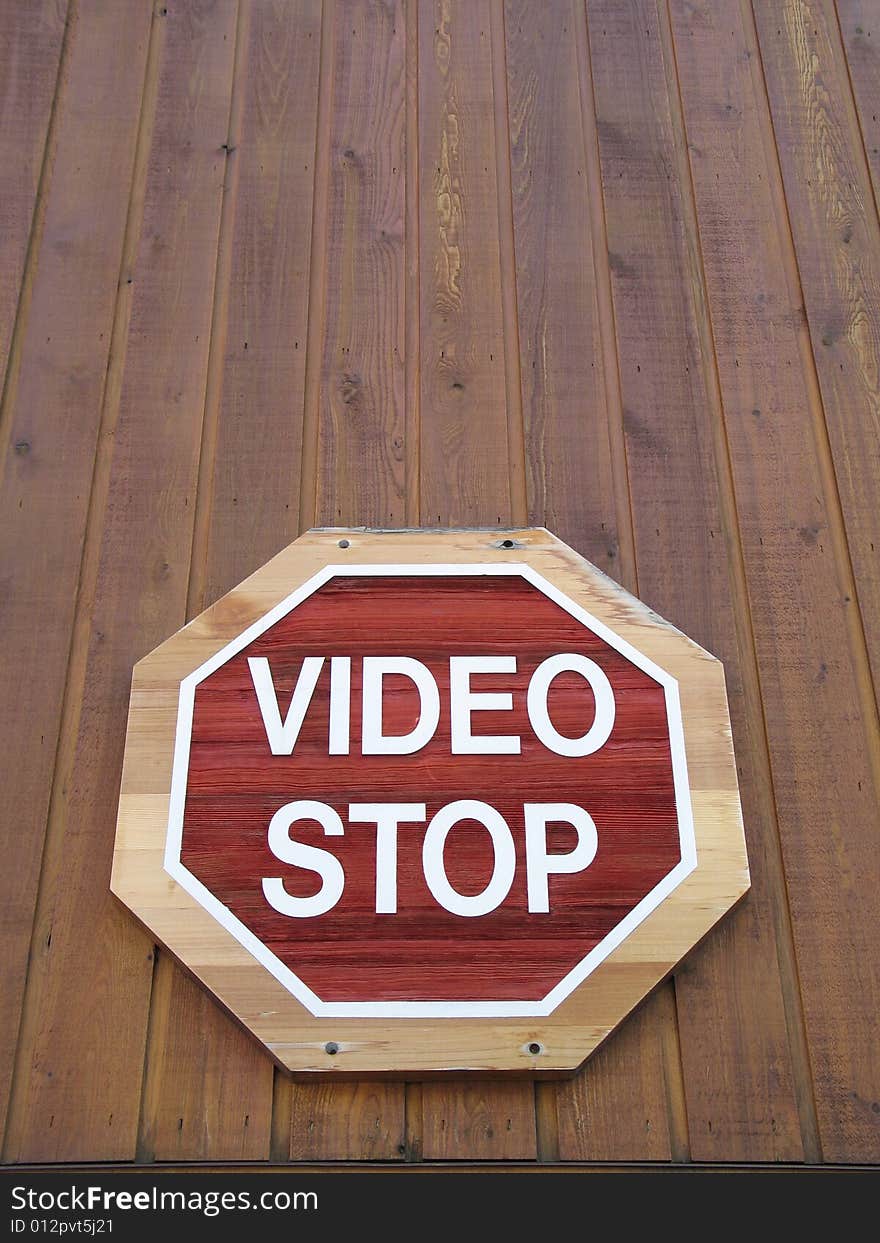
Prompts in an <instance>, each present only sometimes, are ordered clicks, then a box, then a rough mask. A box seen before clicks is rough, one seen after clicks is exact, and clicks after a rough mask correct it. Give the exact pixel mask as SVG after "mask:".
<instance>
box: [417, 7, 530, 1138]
mask: <svg viewBox="0 0 880 1243" xmlns="http://www.w3.org/2000/svg"><path fill="white" fill-rule="evenodd" d="M492 17H493V14H492V13H491V12H490V6H489V4H488V3H486V2H484V0H480V2H479V3H463V2H457V0H436V3H434V2H432V3H422V4H421V5H420V6H419V32H418V33H419V101H418V102H419V162H420V169H421V173H420V182H419V229H420V268H421V360H420V374H421V424H420V426H421V514H422V522H423V523H426V524H430V525H433V524H434V523H436V524H438V525H450V526H455V525H463V526H468V525H476V526H481V525H482V526H494V525H496V524H498V523H510V522H511V521H513V520H514V515H513V513H512V500H511V484H510V478H509V467H510V453H509V444H508V412H507V397H506V393H507V376H506V371H505V341H504V309H503V300H502V291H501V280H502V273H501V260H500V245H499V227H500V226H499V202H498V170H497V168H496V143H507V142H508V134H507V132H506V128H505V132H504V133H500V134H497V135H496V133H495V115H496V108H495V97H494V86H493V63H492ZM496 21H497V15H496ZM498 34H499V35H501V36H502V37H501V38H499V39H498V40H497V41H498V42H499V43H500V46H501V49H502V55H503V47H504V43H503V28H502V29H501V30H499V31H498ZM504 72H505V71H504V69H503V66H502V73H501V78H502V81H503V77H504ZM507 192H508V194H509V188H508V190H507ZM504 277H505V279H506V280H508V281H513V280H514V279H515V277H514V273H513V272H505V274H504ZM514 329H515V325H514ZM514 353H515V352H514ZM515 460H516V455H515V454H514V461H515ZM519 488H520V491H521V490H522V481H520V484H519ZM421 1125H422V1134H421V1136H413V1137H411V1142H412V1144H413V1147H414V1148H415V1149H416V1150H420V1151H421V1152H422V1154H423V1155H424V1157H425V1159H426V1160H432V1159H452V1158H461V1159H465V1158H469V1159H474V1160H480V1159H487V1160H491V1159H496V1158H499V1159H500V1158H504V1157H511V1156H513V1155H516V1156H517V1157H526V1158H534V1156H535V1155H536V1137H535V1100H534V1091H533V1090H532V1087H531V1085H529V1084H524V1083H516V1084H504V1083H483V1084H480V1086H479V1087H478V1088H474V1087H473V1085H469V1084H462V1083H460V1082H457V1081H455V1080H444V1081H442V1082H436V1083H426V1084H424V1085H423V1087H422V1090H421ZM419 1141H420V1142H419Z"/></svg>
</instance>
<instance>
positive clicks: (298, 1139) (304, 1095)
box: [290, 1081, 406, 1161]
mask: <svg viewBox="0 0 880 1243" xmlns="http://www.w3.org/2000/svg"><path fill="white" fill-rule="evenodd" d="M405 1151H406V1145H405V1139H404V1125H403V1086H402V1084H399V1083H382V1082H380V1081H367V1082H364V1083H335V1084H332V1083H323V1084H321V1083H315V1084H311V1083H308V1084H305V1083H294V1085H293V1112H292V1114H291V1120H290V1159H291V1161H389V1160H395V1159H396V1160H399V1159H400V1158H401V1157H402V1156H403V1154H404V1152H405Z"/></svg>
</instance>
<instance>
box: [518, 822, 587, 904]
mask: <svg viewBox="0 0 880 1243" xmlns="http://www.w3.org/2000/svg"><path fill="white" fill-rule="evenodd" d="M523 811H524V813H525V822H526V877H527V881H528V891H529V910H530V911H533V912H535V913H542V912H543V913H544V914H546V913H548V912H549V910H550V887H549V885H548V877H549V876H551V875H554V874H556V875H561V874H563V873H564V874H571V873H573V872H583V871H584V869H585V868H588V867H589V866H590V864H591V863H592V862H593V860H594V859H595V857H596V851H597V850H598V849H599V835H598V833H597V832H596V825H595V823H594V822H593V817H592V816H590V815H589V814H588V813H587V812H585V811H584V809H583V807H578V806H577V805H576V804H575V803H526V805H525V807H524V809H523ZM560 823H564V824H570V825H571V826H572V828H573V829H574V830H575V832H576V833H577V845H576V846H575V848H574V850H570V851H569V852H568V853H567V854H564V855H548V853H547V825H548V824H560Z"/></svg>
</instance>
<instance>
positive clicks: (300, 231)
mask: <svg viewBox="0 0 880 1243" xmlns="http://www.w3.org/2000/svg"><path fill="white" fill-rule="evenodd" d="M248 27H249V33H248V35H247V39H246V42H247V47H246V49H245V50H244V57H243V65H242V69H241V75H242V86H241V92H242V96H243V98H242V118H241V132H240V134H239V136H238V139H237V150H236V152H235V153H234V155H235V159H236V161H237V165H238V168H237V179H238V181H237V189H236V192H235V205H234V214H233V233H232V238H231V244H230V252H231V254H230V258H231V271H230V275H229V284H228V290H227V292H226V295H225V296H226V303H227V314H226V324H225V332H224V336H225V348H224V349H223V350H222V368H221V375H220V384H219V390H220V391H219V394H218V408H217V413H216V424H217V427H216V437H215V440H214V443H213V445H212V454H211V458H212V461H211V467H212V469H211V471H210V473H209V475H208V480H207V484H208V486H207V487H206V489H205V491H206V497H205V513H204V524H203V526H204V530H203V532H202V533H201V536H202V537H201V541H200V543H199V545H198V546H197V547H196V550H195V554H196V558H197V560H195V561H194V564H193V569H192V581H191V587H190V597H191V599H190V603H191V606H192V608H194V609H195V611H196V612H198V611H199V610H200V609H201V608H203V607H204V606H205V605H206V604H209V603H211V601H213V600H216V599H217V597H218V596H221V595H222V594H223V593H224V592H226V591H229V590H230V589H231V588H232V587H234V586H235V584H236V583H238V582H240V581H241V579H242V578H244V577H245V576H246V575H247V574H251V573H253V571H254V570H255V569H257V568H258V566H260V565H262V564H263V562H264V561H267V560H268V559H269V557H271V556H273V555H274V554H275V553H276V552H277V551H278V549H279V548H282V547H283V546H284V545H285V544H286V543H288V542H289V541H290V540H291V539H293V538H294V537H295V536H296V534H297V531H298V528H299V484H300V467H301V458H302V422H303V401H304V387H305V362H306V345H307V332H308V312H309V265H310V243H311V233H312V195H313V184H314V175H315V167H314V166H315V127H316V122H317V101H318V72H319V67H320V53H321V4H320V0H310V2H309V3H300V4H297V5H291V4H288V3H286V0H277V2H275V0H265V2H264V0H260V3H257V4H252V5H251V6H250V12H249V23H248Z"/></svg>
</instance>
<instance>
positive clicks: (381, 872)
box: [348, 803, 427, 915]
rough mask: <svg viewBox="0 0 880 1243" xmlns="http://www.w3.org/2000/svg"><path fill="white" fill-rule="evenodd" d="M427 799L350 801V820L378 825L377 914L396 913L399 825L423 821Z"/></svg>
mask: <svg viewBox="0 0 880 1243" xmlns="http://www.w3.org/2000/svg"><path fill="white" fill-rule="evenodd" d="M426 815H427V810H426V808H425V804H424V803H351V804H350V806H349V808H348V819H349V821H350V823H351V824H375V826H376V914H377V915H395V914H396V913H397V829H398V826H399V825H400V824H424V822H425V816H426Z"/></svg>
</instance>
